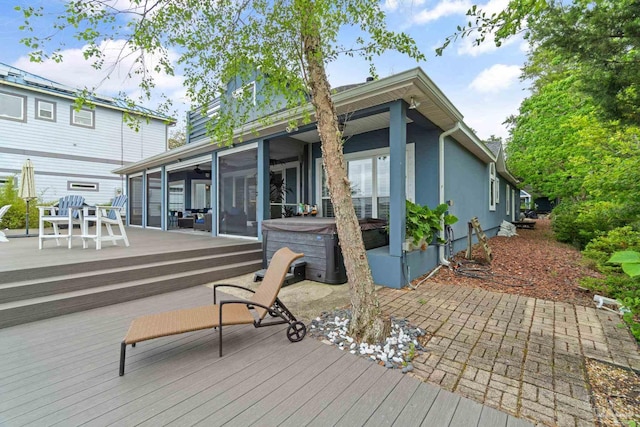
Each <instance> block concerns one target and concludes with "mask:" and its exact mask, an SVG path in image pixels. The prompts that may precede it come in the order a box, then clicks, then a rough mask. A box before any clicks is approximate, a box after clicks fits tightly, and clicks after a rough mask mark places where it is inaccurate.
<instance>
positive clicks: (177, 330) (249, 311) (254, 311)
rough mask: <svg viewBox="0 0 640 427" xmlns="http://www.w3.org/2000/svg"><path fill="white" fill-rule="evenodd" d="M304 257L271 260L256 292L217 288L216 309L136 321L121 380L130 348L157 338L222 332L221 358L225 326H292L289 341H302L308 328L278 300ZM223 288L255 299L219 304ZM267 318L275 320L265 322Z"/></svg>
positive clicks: (281, 254) (285, 251)
mask: <svg viewBox="0 0 640 427" xmlns="http://www.w3.org/2000/svg"><path fill="white" fill-rule="evenodd" d="M303 255H304V254H298V253H295V252H293V251H291V249H289V248H286V247H284V248H281V249H279V250H278V251H277V252H276V253H275V254H274V255H273V258H271V262H270V263H269V268H268V269H267V272H266V273H265V276H264V279H263V280H262V283H261V284H260V286H259V287H258V289H256V290H255V291H253V290H251V289H247V288H245V287H242V286H237V285H227V284H221V285H214V286H213V305H206V306H202V307H196V308H188V309H183V310H175V311H168V312H165V313H159V314H151V315H148V316H143V317H138V318H137V319H134V320H133V322H131V326H130V327H129V331H128V332H127V335H126V336H125V337H124V340H122V343H121V344H120V376H122V375H124V360H125V355H126V349H127V345H128V344H131V346H132V347H135V345H136V343H138V342H141V341H146V340H150V339H153V338H159V337H165V336H169V335H176V334H182V333H185V332H192V331H198V330H201V329H210V328H218V341H219V343H218V345H219V348H220V357H222V326H229V325H245V324H253V326H254V327H256V328H260V327H263V326H272V325H281V324H284V323H288V324H289V327H288V328H287V338H289V341H291V342H298V341H300V340H302V339H303V338H304V336H305V334H306V333H307V327H306V326H305V324H304V323H302V322H299V321H298V320H297V319H296V318H295V316H294V315H293V314H292V313H291V312H290V311H289V310H288V309H287V308H286V307H285V305H284V304H283V303H282V301H280V300H279V299H278V292H280V288H281V287H282V283H283V282H284V279H285V276H286V274H287V272H288V271H289V266H291V263H292V262H293V261H295V260H296V259H298V258H301V257H302V256H303ZM221 287H231V288H238V289H244V290H246V291H249V292H252V293H253V296H252V297H251V298H250V299H248V300H238V299H234V300H228V301H221V302H220V303H219V304H217V303H216V298H217V290H218V288H221ZM267 314H269V316H270V317H271V319H269V320H266V321H265V319H264V318H265V316H266V315H267ZM276 318H277V319H276Z"/></svg>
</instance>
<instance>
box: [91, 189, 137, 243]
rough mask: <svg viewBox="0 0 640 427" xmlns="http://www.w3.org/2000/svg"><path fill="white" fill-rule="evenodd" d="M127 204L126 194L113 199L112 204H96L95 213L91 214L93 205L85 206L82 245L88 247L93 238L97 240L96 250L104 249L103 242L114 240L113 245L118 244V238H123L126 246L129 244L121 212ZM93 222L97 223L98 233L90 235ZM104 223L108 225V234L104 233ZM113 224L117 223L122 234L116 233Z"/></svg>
mask: <svg viewBox="0 0 640 427" xmlns="http://www.w3.org/2000/svg"><path fill="white" fill-rule="evenodd" d="M126 204H127V196H125V195H124V194H122V195H120V196H118V197H116V198H115V199H113V202H112V203H111V205H110V206H95V214H94V215H89V210H90V209H91V207H86V208H85V214H84V218H83V221H84V222H83V225H82V230H83V231H82V235H83V236H82V247H83V248H84V249H86V248H87V240H88V239H89V240H90V239H93V240H95V242H96V250H100V249H102V242H103V241H107V242H113V245H114V246H116V245H117V243H116V242H117V241H118V240H123V241H124V245H125V246H129V238H128V237H127V232H126V231H125V229H124V223H123V222H122V214H121V213H120V212H121V211H122V210H123V209H124V207H125V205H126ZM91 222H95V223H96V234H94V235H89V224H90V223H91ZM102 224H104V225H105V226H106V227H107V234H108V235H107V236H105V235H103V234H102ZM112 225H117V226H118V228H119V230H120V234H119V235H118V234H114V233H113V228H112V227H111V226H112Z"/></svg>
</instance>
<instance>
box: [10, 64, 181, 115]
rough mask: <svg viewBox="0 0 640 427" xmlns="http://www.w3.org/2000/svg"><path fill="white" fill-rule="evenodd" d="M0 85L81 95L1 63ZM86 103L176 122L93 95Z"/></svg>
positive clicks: (154, 113) (57, 94)
mask: <svg viewBox="0 0 640 427" xmlns="http://www.w3.org/2000/svg"><path fill="white" fill-rule="evenodd" d="M0 85H6V86H15V87H21V88H25V89H28V90H31V91H35V92H40V93H46V94H49V95H53V96H57V97H60V98H66V99H70V100H75V99H77V98H78V97H79V96H80V93H81V91H80V90H79V89H77V88H73V87H71V86H67V85H63V84H61V83H58V82H55V81H53V80H50V79H47V78H44V77H42V76H38V75H36V74H32V73H29V72H28V71H25V70H21V69H20V68H16V67H12V66H11V65H8V64H5V63H2V62H0ZM88 101H90V102H91V103H92V104H95V105H97V106H100V107H104V108H110V109H114V110H120V111H127V112H130V113H137V114H140V115H143V116H146V117H150V118H154V119H158V120H164V121H168V122H170V123H175V122H176V120H175V119H174V118H172V117H169V116H166V115H164V114H162V113H159V112H157V111H154V110H150V109H148V108H145V107H142V106H139V105H134V106H131V105H130V104H128V103H127V102H125V101H124V100H122V99H117V98H111V97H107V96H101V95H94V96H90V97H88Z"/></svg>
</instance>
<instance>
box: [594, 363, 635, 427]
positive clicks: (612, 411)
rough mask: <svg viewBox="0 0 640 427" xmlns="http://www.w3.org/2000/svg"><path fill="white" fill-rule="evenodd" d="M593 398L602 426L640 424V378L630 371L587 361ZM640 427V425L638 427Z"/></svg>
mask: <svg viewBox="0 0 640 427" xmlns="http://www.w3.org/2000/svg"><path fill="white" fill-rule="evenodd" d="M586 366H587V374H588V375H589V382H590V383H591V396H592V400H593V405H594V407H595V408H596V412H597V419H598V422H599V424H600V425H601V426H606V427H609V426H616V427H617V426H628V425H630V424H629V421H635V422H636V423H640V375H638V374H637V373H635V372H634V371H632V370H630V369H623V368H621V367H619V366H612V365H610V364H608V363H603V362H599V361H596V360H592V359H587V363H586ZM638 425H640V424H638Z"/></svg>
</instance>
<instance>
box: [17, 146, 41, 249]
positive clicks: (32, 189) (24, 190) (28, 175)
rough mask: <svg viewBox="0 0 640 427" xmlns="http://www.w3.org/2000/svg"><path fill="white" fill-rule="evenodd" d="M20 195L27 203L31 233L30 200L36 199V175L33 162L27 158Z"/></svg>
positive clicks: (27, 233) (21, 180)
mask: <svg viewBox="0 0 640 427" xmlns="http://www.w3.org/2000/svg"><path fill="white" fill-rule="evenodd" d="M18 196H19V197H20V198H21V199H24V201H25V202H26V203H27V230H26V235H27V236H28V235H29V202H30V201H31V200H33V199H36V198H37V196H36V177H35V173H34V170H33V163H31V160H30V159H27V160H26V161H25V162H24V164H23V165H22V174H21V175H20V192H19V193H18Z"/></svg>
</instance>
